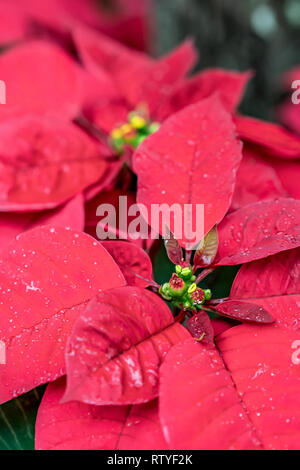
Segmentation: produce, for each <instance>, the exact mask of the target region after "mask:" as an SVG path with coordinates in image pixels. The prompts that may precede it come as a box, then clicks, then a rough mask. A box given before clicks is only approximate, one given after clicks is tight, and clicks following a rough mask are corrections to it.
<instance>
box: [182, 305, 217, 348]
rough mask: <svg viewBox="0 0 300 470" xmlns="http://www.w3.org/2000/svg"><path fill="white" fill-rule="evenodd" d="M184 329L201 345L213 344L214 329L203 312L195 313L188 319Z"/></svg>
mask: <svg viewBox="0 0 300 470" xmlns="http://www.w3.org/2000/svg"><path fill="white" fill-rule="evenodd" d="M186 327H187V329H188V331H189V332H190V333H191V335H192V336H193V338H195V339H196V340H199V341H201V342H202V343H203V344H207V343H213V340H214V328H213V325H212V324H211V321H210V318H209V316H208V315H207V314H206V313H205V312H199V313H196V314H195V315H193V316H192V317H191V318H189V319H188V321H187V322H186Z"/></svg>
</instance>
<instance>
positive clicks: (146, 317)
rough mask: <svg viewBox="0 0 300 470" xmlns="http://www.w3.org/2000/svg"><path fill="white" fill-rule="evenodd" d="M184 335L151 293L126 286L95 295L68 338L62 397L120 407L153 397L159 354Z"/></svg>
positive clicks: (167, 310)
mask: <svg viewBox="0 0 300 470" xmlns="http://www.w3.org/2000/svg"><path fill="white" fill-rule="evenodd" d="M188 335H189V334H188V332H187V331H186V329H185V328H183V326H181V325H180V324H179V323H174V320H173V315H172V313H171V311H170V309H169V307H168V306H167V305H166V304H165V303H164V302H163V301H162V299H161V298H160V297H159V296H158V295H156V294H153V293H152V292H149V291H147V290H144V289H140V288H137V287H129V286H128V287H127V286H126V287H123V288H120V289H111V290H110V291H108V292H107V293H106V292H104V293H102V294H100V295H99V296H98V297H97V298H95V299H94V300H93V301H92V302H90V304H89V305H88V306H87V308H86V310H85V311H84V312H83V314H82V315H81V316H80V318H78V320H77V322H76V325H75V327H74V328H73V332H72V334H71V336H70V338H69V341H68V345H67V353H66V362H67V374H68V380H67V390H66V394H65V397H64V401H72V400H76V401H82V402H84V403H89V404H93V405H112V404H115V405H125V404H137V403H145V402H147V401H150V400H152V399H154V398H156V397H157V395H158V369H159V366H160V364H161V362H162V359H163V357H164V356H165V354H166V353H167V351H169V349H170V348H171V346H172V345H173V344H176V343H177V342H178V341H182V340H184V339H185V338H186V337H188Z"/></svg>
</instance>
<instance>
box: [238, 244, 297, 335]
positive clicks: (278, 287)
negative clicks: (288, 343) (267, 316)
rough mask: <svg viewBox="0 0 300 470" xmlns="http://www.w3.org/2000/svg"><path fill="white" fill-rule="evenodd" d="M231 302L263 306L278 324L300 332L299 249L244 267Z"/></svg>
mask: <svg viewBox="0 0 300 470" xmlns="http://www.w3.org/2000/svg"><path fill="white" fill-rule="evenodd" d="M230 298H231V299H233V300H234V299H241V300H245V301H247V302H253V303H255V304H258V305H261V306H262V307H264V308H265V309H267V310H268V312H270V313H271V315H272V316H273V318H275V320H276V324H279V325H280V326H282V327H284V328H291V329H294V330H297V329H299V327H300V252H299V249H298V248H297V249H295V250H290V251H287V252H283V253H279V254H277V255H274V256H270V257H269V258H265V259H262V260H259V261H253V262H252V263H248V264H244V265H243V266H242V268H241V269H240V270H239V272H238V274H237V276H236V278H235V280H234V283H233V285H232V288H231V292H230Z"/></svg>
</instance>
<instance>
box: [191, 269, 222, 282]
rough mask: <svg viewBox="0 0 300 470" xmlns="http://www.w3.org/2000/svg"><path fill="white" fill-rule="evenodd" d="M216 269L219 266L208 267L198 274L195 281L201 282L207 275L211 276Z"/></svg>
mask: <svg viewBox="0 0 300 470" xmlns="http://www.w3.org/2000/svg"><path fill="white" fill-rule="evenodd" d="M215 269H217V268H207V269H204V271H202V272H201V273H200V274H198V276H197V278H196V281H195V283H196V284H199V282H201V281H203V279H205V278H206V277H207V276H209V275H210V274H211V273H212V272H213V271H214V270H215Z"/></svg>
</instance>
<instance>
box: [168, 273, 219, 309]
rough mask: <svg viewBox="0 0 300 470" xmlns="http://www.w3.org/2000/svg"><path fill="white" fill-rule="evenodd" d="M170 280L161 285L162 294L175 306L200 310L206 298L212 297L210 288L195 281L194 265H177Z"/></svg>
mask: <svg viewBox="0 0 300 470" xmlns="http://www.w3.org/2000/svg"><path fill="white" fill-rule="evenodd" d="M175 271H176V272H175V273H173V275H172V277H171V279H170V280H169V282H166V283H165V284H163V285H162V286H160V289H159V293H160V295H161V296H162V297H163V298H164V299H165V300H168V301H171V302H172V303H173V305H174V306H175V307H179V308H181V309H184V310H195V309H196V310H200V309H201V305H203V304H204V303H205V301H206V300H209V299H211V291H210V289H201V288H200V287H197V284H196V283H195V280H196V276H195V275H194V274H193V270H192V267H191V266H190V265H189V266H185V267H182V266H180V265H176V267H175Z"/></svg>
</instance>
